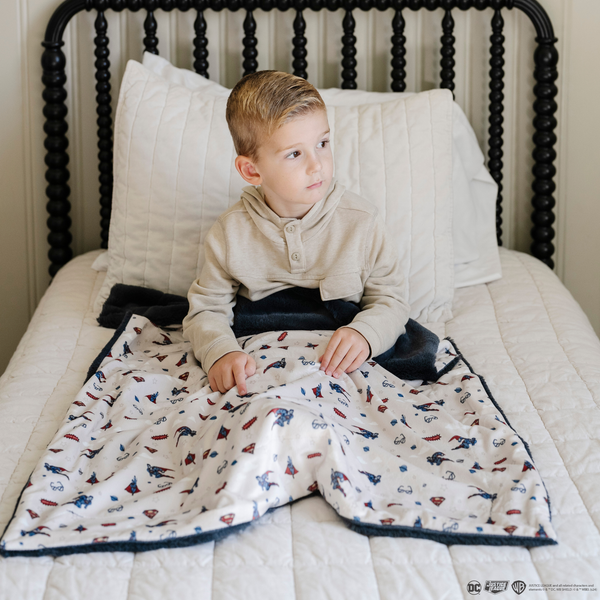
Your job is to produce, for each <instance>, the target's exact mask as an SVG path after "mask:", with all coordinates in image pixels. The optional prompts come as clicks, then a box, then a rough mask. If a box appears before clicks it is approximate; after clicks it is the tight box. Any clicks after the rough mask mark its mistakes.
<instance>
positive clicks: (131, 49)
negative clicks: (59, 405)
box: [0, 0, 600, 373]
mask: <svg viewBox="0 0 600 600" xmlns="http://www.w3.org/2000/svg"><path fill="white" fill-rule="evenodd" d="M540 3H541V4H542V5H543V6H544V7H545V9H546V10H547V11H548V13H549V15H550V17H551V19H552V21H553V23H554V27H555V33H556V35H557V37H558V38H559V43H558V49H559V53H560V57H561V58H560V64H559V69H560V73H561V75H560V79H559V85H560V86H561V91H560V95H559V97H558V98H557V100H558V102H559V112H558V114H557V117H558V119H559V128H558V130H557V133H558V136H559V144H558V145H557V148H556V149H557V152H558V162H557V167H558V175H557V179H556V181H557V184H558V190H557V194H556V198H557V209H556V214H557V222H556V225H555V227H556V231H557V238H556V240H555V242H556V246H557V254H556V256H555V260H556V264H557V266H556V269H557V273H558V274H559V276H560V277H561V278H562V279H563V281H564V282H565V284H566V285H567V287H568V288H569V289H570V290H571V291H572V293H573V294H574V296H575V298H576V299H577V300H578V301H579V302H580V303H581V305H582V307H583V308H584V310H585V311H586V313H587V314H588V316H589V318H590V320H591V322H592V324H593V326H594V327H595V329H596V332H600V236H598V235H595V231H594V229H595V227H597V226H598V225H597V224H600V201H599V198H598V196H599V195H600V194H599V192H598V191H597V190H600V168H599V167H600V165H599V164H598V163H599V160H598V156H599V153H598V150H597V140H598V139H600V112H599V111H597V110H595V106H594V102H593V100H592V99H594V98H598V97H600V95H599V92H600V89H599V88H600V61H599V62H598V63H597V64H595V65H594V64H592V58H593V57H595V58H596V59H598V58H600V38H599V37H598V36H597V31H598V30H599V28H600V2H598V0H540ZM58 4H59V0H2V1H1V6H0V11H1V13H0V15H1V19H0V56H2V61H0V82H2V83H1V84H0V141H1V144H0V210H1V213H0V214H2V218H1V219H0V298H1V300H0V336H1V337H0V339H2V340H3V342H4V343H3V344H2V348H1V349H0V373H2V372H3V370H4V367H5V365H6V363H7V362H8V359H9V357H10V355H11V354H12V351H13V350H14V348H15V347H16V344H17V343H18V340H19V338H20V336H21V335H22V333H23V332H24V330H25V328H26V324H27V322H28V320H29V318H30V317H31V315H32V313H33V310H34V309H35V306H36V305H37V303H38V301H39V299H40V298H41V295H42V294H43V292H44V290H45V289H46V287H47V285H48V282H49V277H48V275H47V267H48V261H47V258H46V254H47V250H48V246H47V242H46V235H47V231H46V224H45V222H46V219H47V214H46V211H45V204H46V197H45V193H44V189H45V185H46V183H45V180H44V172H45V165H44V149H43V140H44V134H43V129H42V127H43V117H42V100H41V93H42V84H41V81H40V79H41V67H40V58H41V52H42V48H41V46H40V42H41V40H42V39H43V34H44V30H45V27H46V24H47V21H48V19H49V17H50V15H51V13H52V11H53V10H54V8H55V7H56V6H58ZM405 13H406V15H405V16H406V21H407V26H406V36H407V38H408V43H407V50H408V54H407V60H408V68H407V71H408V78H407V84H408V91H419V90H422V89H428V88H431V87H433V86H435V85H436V84H437V82H438V77H439V75H438V72H439V54H438V49H439V37H440V35H441V13H440V12H439V11H438V12H437V13H428V12H426V11H420V13H412V12H411V11H405ZM454 14H455V19H456V33H455V35H456V38H457V46H456V61H457V67H456V71H457V80H456V84H457V87H456V98H457V101H458V102H459V103H460V104H461V106H462V107H463V109H464V110H465V112H466V113H467V116H468V117H469V118H470V120H471V122H472V124H473V127H474V129H475V131H476V133H477V135H478V137H479V140H480V142H481V143H482V145H483V146H484V151H485V150H486V149H485V138H486V135H487V133H486V131H487V112H486V109H487V103H488V101H487V94H488V89H487V83H488V69H489V67H488V55H487V52H488V50H487V47H488V46H487V40H488V38H489V35H490V33H491V31H490V19H491V14H492V13H491V11H489V10H488V11H484V12H483V13H478V12H476V11H469V12H468V13H461V12H459V11H454ZM503 15H504V18H505V22H506V32H505V35H506V54H505V59H506V67H505V71H506V73H507V81H506V89H505V96H506V99H505V107H506V112H505V119H506V120H505V146H504V149H505V179H504V187H505V193H504V197H505V207H504V227H503V229H504V236H503V237H504V245H505V246H508V247H511V248H517V249H520V250H527V248H528V247H529V243H530V242H529V230H530V228H531V225H530V220H529V214H530V212H531V209H530V197H531V192H530V184H531V176H530V169H531V164H532V160H531V157H530V152H531V142H530V138H531V132H532V128H531V117H532V114H533V111H532V108H531V105H532V100H533V96H532V92H531V86H530V83H529V82H530V80H531V66H532V58H531V56H532V49H533V40H534V37H535V35H534V31H533V28H532V26H531V24H530V23H529V20H528V19H527V18H526V17H525V16H523V15H522V14H520V12H519V11H516V10H515V11H503ZM206 16H207V21H208V25H209V30H208V35H209V42H210V43H209V51H210V56H209V62H210V68H209V71H210V74H211V78H213V79H216V80H217V81H220V82H221V83H223V84H225V85H229V86H231V85H233V83H235V81H236V80H237V78H238V77H239V76H240V73H241V53H240V42H239V40H241V37H242V35H243V34H242V21H243V17H244V15H243V14H242V13H240V12H238V13H231V14H227V13H225V12H223V13H218V14H217V13H210V12H209V13H207V15H206ZM355 16H356V19H357V29H356V36H357V38H358V57H359V62H358V73H359V77H358V85H359V87H361V88H363V89H374V90H380V91H384V90H386V89H389V82H388V76H389V75H388V74H389V70H390V67H389V60H390V55H389V39H390V37H391V34H392V31H391V16H392V15H391V13H390V12H389V11H388V12H387V13H379V12H374V11H371V13H366V14H365V13H362V12H361V11H356V15H355ZM157 17H158V21H159V28H158V36H159V39H160V43H159V50H160V53H161V55H162V56H165V57H166V58H169V59H170V60H172V61H173V62H175V63H176V64H177V65H178V66H182V67H188V68H190V67H191V65H192V60H193V59H192V54H191V47H190V45H189V42H188V41H187V40H191V35H192V23H193V18H194V15H193V14H192V12H191V11H190V13H187V14H175V13H172V14H170V15H169V14H164V13H162V12H161V11H159V12H158V13H157ZM293 17H294V15H293V14H292V12H291V11H288V12H287V13H283V14H276V13H275V12H272V13H262V14H261V13H260V12H259V11H257V13H256V18H257V22H258V29H259V36H260V35H263V34H264V32H265V31H266V32H268V35H267V38H268V39H266V38H265V39H263V38H261V40H262V41H261V42H260V43H259V47H258V50H259V68H277V69H283V70H290V67H291V56H290V45H289V41H288V40H290V39H291V37H292V21H293ZM107 18H108V21H109V37H110V38H111V62H112V77H113V79H112V83H113V99H114V98H116V96H117V93H118V81H119V80H120V77H121V74H122V72H123V70H124V67H125V62H126V58H127V57H129V58H135V59H138V60H139V59H140V58H141V53H142V44H141V41H140V40H141V37H142V36H141V35H140V33H141V31H142V22H143V18H144V15H143V14H141V13H137V14H126V13H121V14H115V13H112V12H110V11H109V12H108V13H107ZM305 18H306V21H307V25H308V27H307V37H308V47H307V49H308V61H309V68H308V71H309V79H310V80H311V81H312V82H313V83H315V84H316V85H317V86H319V87H333V86H337V85H339V81H340V79H339V77H340V66H339V47H340V42H339V40H340V37H341V35H342V28H341V18H342V15H341V14H332V13H328V12H325V11H323V12H322V13H318V14H317V13H311V12H310V11H306V14H305ZM93 20H94V15H93V14H92V13H83V14H81V15H79V16H78V17H77V18H76V19H75V20H74V21H73V22H72V23H71V24H70V25H69V27H68V33H67V44H66V46H65V53H66V55H67V60H68V84H67V86H68V92H69V101H68V102H69V117H68V119H69V124H70V130H69V138H70V150H71V168H72V171H71V181H70V185H71V189H72V195H71V202H72V205H73V208H72V213H71V216H72V219H73V223H74V226H73V235H74V241H73V248H74V251H75V253H76V254H79V253H81V252H85V251H87V250H90V249H93V248H96V247H98V246H99V242H100V238H99V233H98V222H99V214H98V210H99V208H98V202H97V198H98V182H97V171H96V169H97V159H96V153H97V150H96V146H95V144H96V140H95V136H96V125H95V118H96V115H95V106H94V95H95V92H94V88H93V86H94V83H95V81H94V67H93V55H92V53H91V52H89V49H90V46H91V40H92V39H93ZM261 32H262V33H261ZM421 46H422V47H423V48H424V49H421ZM84 199H85V201H84Z"/></svg>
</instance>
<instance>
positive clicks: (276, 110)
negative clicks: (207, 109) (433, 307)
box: [183, 71, 409, 395]
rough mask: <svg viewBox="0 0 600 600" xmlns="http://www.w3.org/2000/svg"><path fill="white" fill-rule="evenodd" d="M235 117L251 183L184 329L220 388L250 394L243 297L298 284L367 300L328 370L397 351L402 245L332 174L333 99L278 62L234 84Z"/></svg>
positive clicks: (331, 348) (210, 242)
mask: <svg viewBox="0 0 600 600" xmlns="http://www.w3.org/2000/svg"><path fill="white" fill-rule="evenodd" d="M226 117H227V122H228V124H229V130H230V132H231V135H232V137H233V141H234V145H235V148H236V151H237V154H238V156H237V158H236V159H235V167H236V169H237V170H238V172H239V173H240V175H241V176H242V177H243V178H244V180H245V181H247V182H248V183H249V184H251V186H256V187H245V188H244V190H243V194H242V197H241V200H240V202H238V203H237V204H236V205H235V206H233V207H231V208H230V209H229V210H227V211H226V212H225V213H223V214H222V215H221V216H220V217H219V219H218V221H217V222H216V223H215V224H214V225H213V227H212V228H211V230H210V231H209V233H208V234H207V236H206V240H205V261H206V262H205V265H204V268H203V269H202V272H201V274H200V277H199V278H198V279H197V280H196V281H195V282H194V283H193V284H192V286H191V288H190V291H189V294H188V300H189V303H190V311H189V313H188V315H187V317H186V318H185V320H184V322H183V330H184V335H185V336H186V338H187V339H188V340H189V341H191V343H192V347H193V349H194V354H195V355H196V357H197V359H198V360H199V361H200V364H201V365H202V367H203V369H204V370H205V371H206V372H207V373H208V379H209V383H210V386H211V388H212V389H213V390H215V391H216V390H219V391H220V392H222V393H225V392H226V391H228V390H230V389H231V388H233V387H234V386H237V389H238V392H239V394H241V395H244V394H246V393H247V388H246V378H247V377H250V376H252V375H253V374H254V372H255V370H256V364H255V362H254V359H253V358H252V357H251V356H250V355H248V354H246V353H245V352H244V351H243V350H242V349H241V348H240V346H239V344H238V343H237V341H236V339H235V337H234V335H233V331H232V330H231V325H232V323H233V307H234V305H235V298H236V294H241V295H242V296H244V297H246V298H248V299H250V300H260V299H261V298H264V297H265V296H268V295H269V294H272V293H274V292H278V291H280V290H284V289H286V288H290V287H294V286H298V287H304V288H317V287H318V288H319V290H320V294H321V298H322V299H323V300H334V299H344V300H349V301H353V302H357V303H360V307H361V309H362V310H361V312H360V313H358V315H357V316H356V317H355V318H354V320H353V321H352V322H351V323H350V324H349V325H347V326H344V327H341V328H340V329H338V330H337V331H336V332H335V333H334V334H333V336H332V338H331V340H330V341H329V344H328V345H327V348H326V349H325V352H324V353H323V355H322V356H321V357H320V359H319V361H320V362H321V370H323V371H325V372H326V373H327V375H332V376H333V377H340V376H341V375H342V373H350V372H352V371H354V370H355V369H357V368H358V367H359V366H360V365H361V364H362V363H363V362H364V361H365V360H367V359H368V358H370V357H371V356H378V355H379V354H381V353H382V352H384V351H386V350H387V349H388V348H390V347H391V346H392V345H393V344H394V343H395V342H396V339H397V338H398V336H399V335H401V334H402V333H404V326H405V324H406V321H407V320H408V313H409V307H408V304H407V303H406V301H405V300H404V293H405V283H404V280H403V277H402V275H401V273H400V270H399V267H398V260H397V257H396V252H395V250H394V247H393V245H392V243H391V242H390V240H389V239H388V237H387V236H386V234H385V225H384V223H383V221H382V220H381V219H380V218H379V217H378V216H377V209H376V208H375V207H374V206H373V205H371V204H369V203H368V202H367V201H366V200H363V199H362V198H360V197H359V196H356V195H355V194H353V193H351V192H348V191H346V190H345V188H344V187H343V186H342V185H340V184H339V183H337V182H336V181H335V180H334V179H333V156H332V153H331V148H330V144H329V124H328V121H327V112H326V109H325V104H324V103H323V100H322V99H321V96H320V95H319V93H318V92H317V90H316V89H315V88H314V87H313V86H312V85H311V84H310V83H308V82H307V81H305V80H304V79H302V78H300V77H295V76H293V75H289V74H287V73H281V72H278V71H260V72H258V73H255V74H253V75H248V76H246V77H244V78H243V79H242V80H240V82H239V83H238V84H237V85H236V86H235V88H234V89H233V90H232V92H231V96H230V97H229V100H228V103H227V113H226Z"/></svg>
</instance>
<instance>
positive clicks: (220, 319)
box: [183, 221, 243, 373]
mask: <svg viewBox="0 0 600 600" xmlns="http://www.w3.org/2000/svg"><path fill="white" fill-rule="evenodd" d="M204 252H205V262H204V267H203V268H202V271H201V273H200V277H198V279H196V281H194V283H192V285H191V287H190V291H189V292H188V301H189V304H190V310H189V312H188V314H187V316H186V317H185V319H184V320H183V335H184V337H185V338H186V339H187V340H188V341H190V342H191V344H192V348H193V350H194V355H195V356H196V358H197V359H198V361H199V362H200V364H201V365H202V368H203V369H204V371H205V372H206V373H208V371H209V370H210V368H211V367H212V366H213V364H214V363H215V362H217V360H219V358H221V357H222V356H224V355H225V354H228V353H229V352H243V350H242V349H241V347H240V345H239V344H238V343H237V340H236V339H235V336H234V334H233V331H232V329H231V326H232V325H233V307H234V306H235V299H236V294H237V291H238V288H239V286H240V283H239V281H237V280H236V279H234V278H233V277H231V275H230V274H229V273H228V271H227V269H226V265H227V243H226V239H225V234H224V232H223V228H222V226H221V224H220V222H219V221H217V222H216V223H215V224H214V225H213V226H212V227H211V229H210V231H209V232H208V234H207V235H206V239H205V242H204Z"/></svg>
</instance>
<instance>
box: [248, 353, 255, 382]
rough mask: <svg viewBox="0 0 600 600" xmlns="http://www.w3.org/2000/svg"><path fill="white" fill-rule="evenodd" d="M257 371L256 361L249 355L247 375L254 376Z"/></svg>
mask: <svg viewBox="0 0 600 600" xmlns="http://www.w3.org/2000/svg"><path fill="white" fill-rule="evenodd" d="M254 373H256V361H255V360H254V359H253V358H252V357H251V356H249V357H248V360H247V361H246V377H252V375H254Z"/></svg>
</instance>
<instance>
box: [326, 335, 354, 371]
mask: <svg viewBox="0 0 600 600" xmlns="http://www.w3.org/2000/svg"><path fill="white" fill-rule="evenodd" d="M351 348H352V345H351V344H349V343H347V342H340V343H339V344H338V346H337V348H336V349H335V352H334V353H333V356H332V357H331V360H330V361H329V364H328V365H327V369H326V371H325V372H326V373H327V375H333V373H334V372H335V371H336V370H338V369H339V366H340V364H341V363H342V361H343V360H344V358H345V357H346V355H347V354H348V351H349V350H350V349H351Z"/></svg>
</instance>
